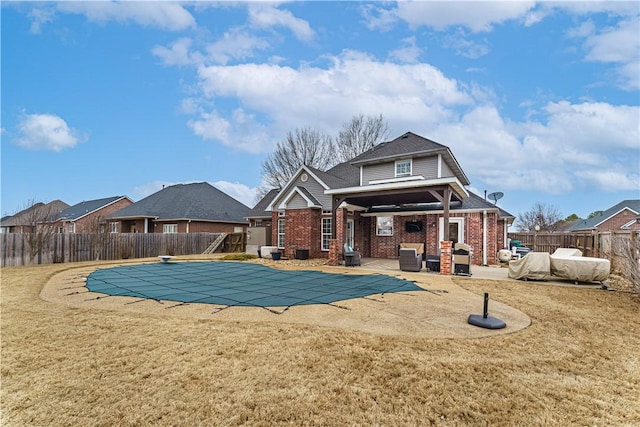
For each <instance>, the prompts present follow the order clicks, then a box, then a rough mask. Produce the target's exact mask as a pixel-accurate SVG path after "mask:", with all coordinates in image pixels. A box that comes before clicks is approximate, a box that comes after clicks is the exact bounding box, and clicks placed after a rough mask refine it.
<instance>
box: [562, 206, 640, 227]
mask: <svg viewBox="0 0 640 427" xmlns="http://www.w3.org/2000/svg"><path fill="white" fill-rule="evenodd" d="M625 209H629V210H630V211H631V212H632V213H635V214H636V215H640V199H632V200H623V201H621V202H620V203H618V204H616V205H615V206H612V207H610V208H609V209H607V210H606V211H604V212H602V213H600V214H599V215H596V216H594V217H593V218H588V219H583V220H580V221H578V222H577V223H576V224H574V225H573V227H571V228H570V229H569V231H581V230H594V229H596V228H597V227H598V225H600V224H602V223H603V222H605V221H606V220H608V219H610V218H612V217H614V216H615V215H617V214H619V213H620V212H622V211H623V210H625Z"/></svg>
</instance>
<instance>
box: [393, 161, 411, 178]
mask: <svg viewBox="0 0 640 427" xmlns="http://www.w3.org/2000/svg"><path fill="white" fill-rule="evenodd" d="M402 176H411V159H407V160H398V161H397V162H396V178H399V177H402Z"/></svg>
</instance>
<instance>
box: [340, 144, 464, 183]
mask: <svg viewBox="0 0 640 427" xmlns="http://www.w3.org/2000/svg"><path fill="white" fill-rule="evenodd" d="M435 154H441V155H442V158H443V160H444V161H445V162H446V163H447V165H448V166H449V167H450V168H451V170H452V171H453V173H454V174H455V175H456V177H457V178H458V179H459V180H460V182H461V183H462V185H469V183H470V182H469V179H468V178H467V176H466V175H465V174H464V172H463V171H462V168H461V167H460V165H459V164H458V161H457V160H456V159H455V157H453V154H452V153H451V150H449V148H448V147H446V146H444V145H442V144H439V143H437V142H434V141H431V140H430V139H427V138H423V137H422V136H420V135H416V134H415V133H413V132H407V133H405V134H404V135H401V136H399V137H398V138H396V139H394V140H392V141H388V142H383V143H381V144H378V145H376V146H375V147H373V148H371V149H370V150H368V151H365V152H364V153H362V154H360V155H359V156H356V157H355V158H353V159H351V160H350V161H349V163H351V164H352V165H354V166H361V165H365V164H375V163H383V162H390V161H394V160H399V159H404V158H407V157H425V156H431V155H435Z"/></svg>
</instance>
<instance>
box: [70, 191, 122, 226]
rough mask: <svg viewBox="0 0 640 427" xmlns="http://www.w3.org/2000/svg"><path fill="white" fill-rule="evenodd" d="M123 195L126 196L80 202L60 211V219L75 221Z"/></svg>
mask: <svg viewBox="0 0 640 427" xmlns="http://www.w3.org/2000/svg"><path fill="white" fill-rule="evenodd" d="M125 197H126V196H113V197H105V198H103V199H96V200H87V201H83V202H80V203H78V204H76V205H73V206H71V207H69V208H67V209H65V210H63V211H62V212H61V213H60V219H61V220H64V221H75V220H77V219H79V218H82V217H83V216H85V215H88V214H90V213H92V212H95V211H97V210H98V209H101V208H103V207H105V206H107V205H110V204H111V203H113V202H116V201H118V200H120V199H123V198H125Z"/></svg>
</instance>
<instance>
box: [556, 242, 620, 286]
mask: <svg viewBox="0 0 640 427" xmlns="http://www.w3.org/2000/svg"><path fill="white" fill-rule="evenodd" d="M550 258H551V274H552V275H553V276H556V277H560V278H563V279H569V280H574V281H576V282H602V281H604V280H607V279H608V278H609V273H610V271H611V263H610V262H609V260H608V259H603V258H591V257H583V256H582V252H580V251H579V250H578V249H568V248H560V249H557V250H556V251H555V252H554V253H553V254H552V255H551V257H550Z"/></svg>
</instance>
